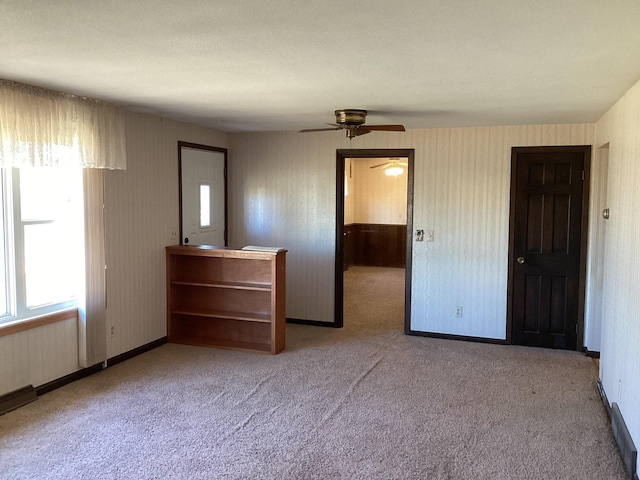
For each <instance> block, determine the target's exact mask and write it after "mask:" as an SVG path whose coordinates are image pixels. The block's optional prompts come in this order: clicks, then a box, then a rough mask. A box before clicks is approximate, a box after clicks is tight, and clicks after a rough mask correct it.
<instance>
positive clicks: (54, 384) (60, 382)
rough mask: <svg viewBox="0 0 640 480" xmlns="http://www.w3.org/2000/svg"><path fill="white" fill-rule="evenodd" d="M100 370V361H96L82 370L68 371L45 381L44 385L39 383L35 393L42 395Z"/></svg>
mask: <svg viewBox="0 0 640 480" xmlns="http://www.w3.org/2000/svg"><path fill="white" fill-rule="evenodd" d="M101 370H102V363H96V364H95V365H92V366H90V367H87V368H83V369H82V370H78V371H77V372H73V373H70V374H69V375H65V376H64V377H60V378H57V379H55V380H52V381H50V382H47V383H45V384H44V385H40V386H39V387H36V395H38V396H40V395H44V394H45V393H49V392H51V391H53V390H56V389H58V388H60V387H64V386H65V385H68V384H70V383H73V382H75V381H76V380H81V379H83V378H86V377H88V376H89V375H93V374H94V373H98V372H99V371H101Z"/></svg>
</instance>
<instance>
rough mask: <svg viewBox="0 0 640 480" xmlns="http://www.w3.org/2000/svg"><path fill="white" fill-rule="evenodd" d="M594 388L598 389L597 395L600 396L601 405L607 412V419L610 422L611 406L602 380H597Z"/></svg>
mask: <svg viewBox="0 0 640 480" xmlns="http://www.w3.org/2000/svg"><path fill="white" fill-rule="evenodd" d="M596 388H597V389H598V393H599V394H600V398H601V399H602V404H603V405H604V409H605V411H606V412H607V417H609V420H611V406H610V404H609V399H608V398H607V393H606V392H605V391H604V385H602V380H600V379H598V380H597V381H596Z"/></svg>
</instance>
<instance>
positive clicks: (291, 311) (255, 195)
mask: <svg viewBox="0 0 640 480" xmlns="http://www.w3.org/2000/svg"><path fill="white" fill-rule="evenodd" d="M593 139H594V126H593V125H588V124H575V125H529V126H508V127H499V126H498V127H479V128H443V129H413V130H409V131H408V132H406V133H395V132H376V133H374V134H371V135H367V136H364V137H358V138H356V139H354V140H352V141H351V142H349V140H348V139H346V138H345V137H344V133H342V132H331V133H329V132H327V133H314V134H297V133H259V134H250V133H247V134H235V135H233V136H232V144H231V150H230V157H231V159H232V160H231V164H230V177H229V178H230V185H231V186H232V187H231V195H230V200H229V206H230V212H233V213H232V215H231V224H230V225H231V227H230V231H231V240H232V242H233V243H235V244H237V245H242V244H261V243H262V244H267V245H277V246H283V247H286V248H288V249H289V254H288V257H287V264H288V268H287V275H288V277H287V316H288V317H293V318H301V319H306V320H316V321H324V322H332V321H333V308H334V307H333V295H334V261H335V260H334V256H335V219H336V213H335V209H336V202H335V195H336V193H335V192H336V189H335V178H336V149H340V148H358V149H360V148H362V149H369V148H414V149H415V168H414V228H416V229H424V230H434V232H435V241H434V242H433V243H427V242H422V243H414V246H413V269H412V275H413V278H412V284H413V285H412V328H413V329H414V330H418V331H424V332H435V333H447V334H457V335H468V336H478V337H485V338H495V339H504V338H505V334H506V303H507V302H506V291H507V262H508V259H507V253H508V227H509V188H510V163H511V147H512V146H526V145H532V146H533V145H570V144H576V145H578V144H579V145H584V144H589V145H590V144H592V142H593ZM456 306H463V307H464V316H463V317H462V318H455V308H456Z"/></svg>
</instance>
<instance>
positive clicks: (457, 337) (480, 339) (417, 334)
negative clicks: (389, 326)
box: [404, 329, 507, 345]
mask: <svg viewBox="0 0 640 480" xmlns="http://www.w3.org/2000/svg"><path fill="white" fill-rule="evenodd" d="M404 333H405V334H406V335H411V336H414V337H428V338H439V339H442V340H459V341H463V342H476V343H490V344H493V345H507V341H506V340H499V339H497V338H484V337H469V336H466V335H450V334H448V333H431V332H420V331H417V330H409V329H406V330H405V332H404Z"/></svg>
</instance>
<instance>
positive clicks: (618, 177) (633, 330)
mask: <svg viewBox="0 0 640 480" xmlns="http://www.w3.org/2000/svg"><path fill="white" fill-rule="evenodd" d="M596 131H597V137H596V142H597V143H596V144H597V146H602V145H605V144H607V143H608V144H609V157H608V159H609V172H608V173H609V175H608V188H607V196H608V207H609V208H610V211H611V216H610V219H609V220H608V221H607V222H606V228H605V248H604V275H603V287H604V288H603V294H602V296H603V328H602V347H601V361H600V378H601V380H602V384H603V386H604V389H605V392H606V394H607V397H608V399H609V401H610V402H616V403H617V404H618V405H619V407H620V411H621V412H622V415H623V417H624V419H625V422H626V424H627V427H628V428H629V431H630V432H631V436H632V437H633V440H634V443H635V444H636V446H640V402H638V398H640V381H638V372H640V321H639V320H638V318H639V317H638V312H639V311H640V296H639V295H638V285H640V267H639V262H638V259H637V256H636V255H637V252H638V251H640V210H638V205H640V189H639V188H638V185H639V184H640V82H639V83H637V84H636V85H635V86H634V87H633V88H631V90H629V92H627V94H626V95H625V96H624V97H622V99H620V100H619V101H618V102H617V103H616V104H615V105H614V106H613V107H612V108H611V109H610V110H609V111H608V112H607V113H606V114H605V115H604V116H603V117H602V118H601V119H600V120H599V121H598V122H597V125H596Z"/></svg>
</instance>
